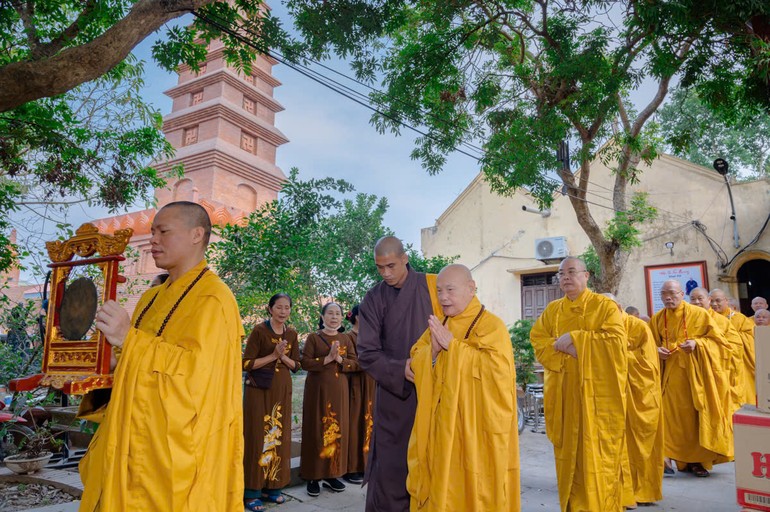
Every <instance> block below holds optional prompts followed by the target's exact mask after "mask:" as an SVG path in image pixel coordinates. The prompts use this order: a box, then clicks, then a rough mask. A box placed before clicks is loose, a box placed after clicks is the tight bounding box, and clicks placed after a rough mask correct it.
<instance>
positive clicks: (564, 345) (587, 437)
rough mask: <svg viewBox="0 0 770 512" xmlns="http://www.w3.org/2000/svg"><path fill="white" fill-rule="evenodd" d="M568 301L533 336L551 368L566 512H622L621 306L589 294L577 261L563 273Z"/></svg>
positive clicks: (548, 313)
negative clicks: (619, 483)
mask: <svg viewBox="0 0 770 512" xmlns="http://www.w3.org/2000/svg"><path fill="white" fill-rule="evenodd" d="M558 275H559V286H560V288H561V289H562V291H564V293H565V297H562V298H561V299H558V300H555V301H553V302H551V303H550V304H548V306H546V308H545V311H543V314H542V315H540V318H538V319H537V322H535V325H534V327H533V328H532V331H531V333H530V339H531V341H532V346H533V347H534V349H535V356H536V357H537V360H538V361H539V362H540V363H541V364H542V365H543V367H544V368H545V386H544V406H545V427H546V433H547V434H548V439H550V441H551V442H552V443H553V448H554V455H555V458H556V478H557V480H558V484H559V502H560V503H561V510H562V512H566V511H570V512H591V511H597V510H601V511H603V512H613V511H620V510H622V502H621V500H622V496H621V486H619V485H617V483H618V482H619V481H620V478H621V461H622V458H623V452H624V447H625V441H624V435H625V430H626V382H627V378H628V344H627V342H626V333H625V328H624V326H623V317H622V316H621V314H620V311H619V310H618V308H617V306H616V305H615V303H614V302H613V301H612V300H610V299H608V298H607V297H603V296H601V295H599V294H597V293H594V292H592V291H591V290H588V289H587V287H586V286H587V284H588V271H587V270H586V266H585V264H584V263H583V262H582V261H580V260H579V259H577V258H572V257H570V258H566V259H565V260H563V261H562V263H561V265H560V266H559V273H558Z"/></svg>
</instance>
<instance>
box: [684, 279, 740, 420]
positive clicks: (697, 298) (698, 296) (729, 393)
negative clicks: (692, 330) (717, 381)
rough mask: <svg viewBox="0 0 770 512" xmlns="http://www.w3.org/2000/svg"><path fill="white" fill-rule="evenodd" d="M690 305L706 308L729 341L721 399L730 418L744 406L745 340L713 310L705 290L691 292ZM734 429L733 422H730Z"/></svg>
mask: <svg viewBox="0 0 770 512" xmlns="http://www.w3.org/2000/svg"><path fill="white" fill-rule="evenodd" d="M690 304H692V305H693V306H698V307H701V308H704V309H705V310H706V311H708V313H709V315H711V319H712V320H714V322H715V323H716V324H717V327H719V330H720V331H721V333H722V337H723V338H724V339H725V341H727V345H726V346H724V349H723V353H724V354H723V357H722V367H723V370H724V371H725V372H726V378H727V382H729V386H728V387H727V389H723V390H721V391H722V393H721V398H722V400H723V402H724V405H725V414H727V416H728V418H732V417H733V413H734V412H735V411H737V410H738V409H740V408H741V404H743V403H744V402H743V395H744V392H743V389H744V383H743V379H744V377H743V375H742V374H743V340H742V339H741V335H740V334H738V331H737V330H736V329H735V327H733V324H732V322H730V320H728V319H727V317H726V316H723V315H720V314H719V313H717V312H716V311H714V310H713V309H712V308H711V297H709V292H708V290H706V289H705V288H700V287H698V288H695V289H693V290H692V291H690ZM730 427H732V421H730Z"/></svg>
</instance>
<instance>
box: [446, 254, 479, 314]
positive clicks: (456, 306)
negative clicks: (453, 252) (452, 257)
mask: <svg viewBox="0 0 770 512" xmlns="http://www.w3.org/2000/svg"><path fill="white" fill-rule="evenodd" d="M436 291H437V292H438V300H439V303H440V304H441V309H442V310H443V311H444V314H445V315H446V316H456V315H459V314H460V313H462V312H463V311H465V308H467V307H468V304H470V302H471V300H473V296H474V295H476V283H475V282H474V281H473V276H472V275H471V271H470V270H468V267H466V266H465V265H458V264H454V265H447V266H446V267H444V268H443V269H441V272H439V273H438V278H437V279H436Z"/></svg>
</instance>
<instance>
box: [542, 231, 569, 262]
mask: <svg viewBox="0 0 770 512" xmlns="http://www.w3.org/2000/svg"><path fill="white" fill-rule="evenodd" d="M567 256H569V248H568V247H567V238H566V237H563V236H552V237H548V238H538V239H537V240H535V259H537V260H557V259H561V258H566V257H567Z"/></svg>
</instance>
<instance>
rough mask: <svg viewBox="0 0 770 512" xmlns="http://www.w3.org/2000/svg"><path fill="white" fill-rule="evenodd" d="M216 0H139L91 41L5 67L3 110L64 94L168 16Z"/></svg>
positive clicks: (0, 88) (1, 74) (1, 72)
mask: <svg viewBox="0 0 770 512" xmlns="http://www.w3.org/2000/svg"><path fill="white" fill-rule="evenodd" d="M213 1H214V0H166V1H164V2H157V1H156V0H139V1H138V2H137V3H136V4H134V6H133V7H132V8H131V10H130V11H129V13H128V14H127V15H126V17H125V18H123V19H122V20H120V21H118V22H117V23H115V25H113V26H112V27H110V28H109V29H107V31H105V32H104V34H102V35H100V36H99V37H97V38H95V39H94V40H93V41H90V42H88V43H85V44H82V45H79V46H74V47H71V48H67V49H65V50H63V51H61V52H60V53H58V54H57V55H55V56H53V57H51V58H48V59H42V60H39V61H21V62H13V63H11V64H8V65H6V66H3V67H0V112H5V111H7V110H11V109H13V108H15V107H17V106H19V105H22V104H24V103H26V102H28V101H33V100H37V99H40V98H44V97H48V96H55V95H57V94H62V93H64V92H66V91H68V90H70V89H72V88H74V87H77V86H78V85H80V84H82V83H84V82H87V81H89V80H93V79H95V78H97V77H99V76H101V75H103V74H104V73H106V72H107V71H109V70H110V69H112V68H113V67H115V66H116V65H117V64H119V63H120V62H121V61H122V60H123V59H124V58H126V56H127V55H128V54H129V53H130V52H131V50H132V49H133V48H134V47H135V46H136V45H137V44H139V43H140V42H141V41H142V40H143V39H144V38H146V37H147V36H148V35H150V34H151V33H153V32H154V31H155V30H157V29H158V28H159V27H160V26H162V25H163V24H164V23H166V22H167V21H169V20H172V19H174V18H177V17H179V16H181V15H182V14H184V13H186V12H192V11H194V10H196V9H198V8H200V7H202V6H204V5H206V4H209V3H212V2H213Z"/></svg>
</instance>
